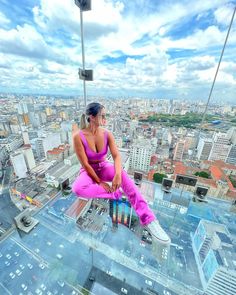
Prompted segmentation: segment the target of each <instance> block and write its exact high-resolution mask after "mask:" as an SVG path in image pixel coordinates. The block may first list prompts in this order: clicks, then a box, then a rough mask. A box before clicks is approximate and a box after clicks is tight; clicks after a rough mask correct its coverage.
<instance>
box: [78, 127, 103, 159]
mask: <svg viewBox="0 0 236 295" xmlns="http://www.w3.org/2000/svg"><path fill="white" fill-rule="evenodd" d="M79 134H80V138H81V140H82V142H83V145H84V150H85V153H86V155H87V158H88V161H99V160H103V159H104V158H105V157H106V155H107V151H108V132H107V131H106V130H105V132H104V147H103V149H102V150H101V151H100V152H99V153H97V152H95V151H93V150H91V148H90V147H89V145H88V142H87V139H86V138H85V136H84V134H83V132H82V130H81V131H80V133H79Z"/></svg>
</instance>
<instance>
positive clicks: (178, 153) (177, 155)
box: [173, 139, 186, 161]
mask: <svg viewBox="0 0 236 295" xmlns="http://www.w3.org/2000/svg"><path fill="white" fill-rule="evenodd" d="M185 142H186V141H185V140H183V139H180V140H178V141H177V143H176V146H175V150H174V157H173V159H174V160H175V161H182V159H183V154H184V147H185Z"/></svg>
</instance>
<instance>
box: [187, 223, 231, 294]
mask: <svg viewBox="0 0 236 295" xmlns="http://www.w3.org/2000/svg"><path fill="white" fill-rule="evenodd" d="M192 242H193V250H194V254H195V258H196V262H197V266H198V269H199V273H200V278H201V281H202V285H203V288H204V291H205V294H207V295H234V294H235V290H236V254H235V250H234V246H233V244H232V241H231V238H230V233H229V232H228V230H227V228H226V227H225V226H224V225H223V224H219V223H213V222H210V221H206V220H201V221H200V223H199V225H198V227H197V230H196V232H195V233H194V235H193V237H192Z"/></svg>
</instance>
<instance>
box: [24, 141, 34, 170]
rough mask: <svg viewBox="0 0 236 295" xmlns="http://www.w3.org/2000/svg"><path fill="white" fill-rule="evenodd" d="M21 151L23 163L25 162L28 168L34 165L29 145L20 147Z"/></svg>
mask: <svg viewBox="0 0 236 295" xmlns="http://www.w3.org/2000/svg"><path fill="white" fill-rule="evenodd" d="M21 152H22V153H23V155H24V158H25V163H26V166H27V168H28V170H31V169H33V168H34V167H35V166H36V164H35V159H34V154H33V151H32V148H31V146H30V145H25V146H24V147H23V148H22V150H21Z"/></svg>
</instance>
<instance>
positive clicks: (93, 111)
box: [80, 102, 104, 129]
mask: <svg viewBox="0 0 236 295" xmlns="http://www.w3.org/2000/svg"><path fill="white" fill-rule="evenodd" d="M103 108H104V106H103V105H102V104H100V103H98V102H91V103H89V104H88V105H87V107H86V111H85V114H82V116H81V119H80V129H85V128H86V127H87V123H89V122H90V118H89V116H90V115H92V116H94V117H95V116H97V114H98V113H100V111H101V110H102V109H103Z"/></svg>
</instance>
